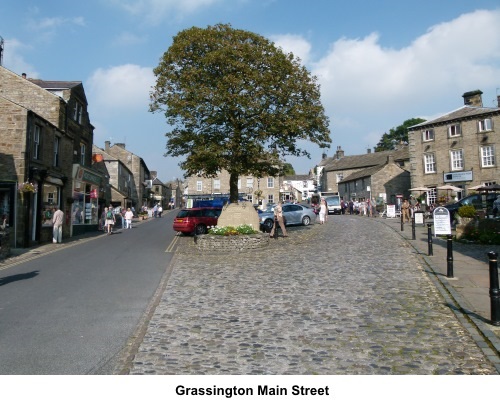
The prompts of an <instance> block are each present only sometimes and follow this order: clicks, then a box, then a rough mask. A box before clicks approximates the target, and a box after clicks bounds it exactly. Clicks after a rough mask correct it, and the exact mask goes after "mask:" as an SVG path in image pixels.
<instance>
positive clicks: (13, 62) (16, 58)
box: [3, 38, 38, 78]
mask: <svg viewBox="0 0 500 405" xmlns="http://www.w3.org/2000/svg"><path fill="white" fill-rule="evenodd" d="M28 49H30V47H29V46H27V45H25V44H23V43H22V42H20V41H19V40H17V39H15V38H4V53H3V66H5V67H6V68H7V69H9V70H11V71H12V72H14V73H17V74H21V73H26V74H27V75H28V77H33V78H38V72H37V71H36V69H35V68H34V67H33V66H32V65H31V64H29V63H28V62H26V61H25V60H24V57H23V56H22V53H23V52H24V51H26V50H28Z"/></svg>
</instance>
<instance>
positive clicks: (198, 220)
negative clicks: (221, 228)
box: [174, 207, 222, 235]
mask: <svg viewBox="0 0 500 405" xmlns="http://www.w3.org/2000/svg"><path fill="white" fill-rule="evenodd" d="M221 212H222V208H212V207H206V208H188V209H183V210H180V211H179V213H178V214H177V216H176V217H175V219H174V231H177V232H182V233H183V234H184V235H191V234H193V233H194V234H195V235H201V234H204V233H207V229H208V227H209V226H215V225H217V220H218V219H219V216H220V213H221Z"/></svg>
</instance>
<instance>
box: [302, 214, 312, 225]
mask: <svg viewBox="0 0 500 405" xmlns="http://www.w3.org/2000/svg"><path fill="white" fill-rule="evenodd" d="M310 223H311V218H309V217H308V216H307V215H306V216H305V217H304V218H302V225H305V226H307V225H309V224H310Z"/></svg>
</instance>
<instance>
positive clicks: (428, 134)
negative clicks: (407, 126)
mask: <svg viewBox="0 0 500 405" xmlns="http://www.w3.org/2000/svg"><path fill="white" fill-rule="evenodd" d="M422 140H423V141H424V142H427V141H433V140H434V130H433V129H427V130H425V131H422Z"/></svg>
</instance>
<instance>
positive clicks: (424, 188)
mask: <svg viewBox="0 0 500 405" xmlns="http://www.w3.org/2000/svg"><path fill="white" fill-rule="evenodd" d="M408 191H420V192H422V193H426V192H428V191H431V189H430V188H427V187H414V188H409V189H408Z"/></svg>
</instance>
